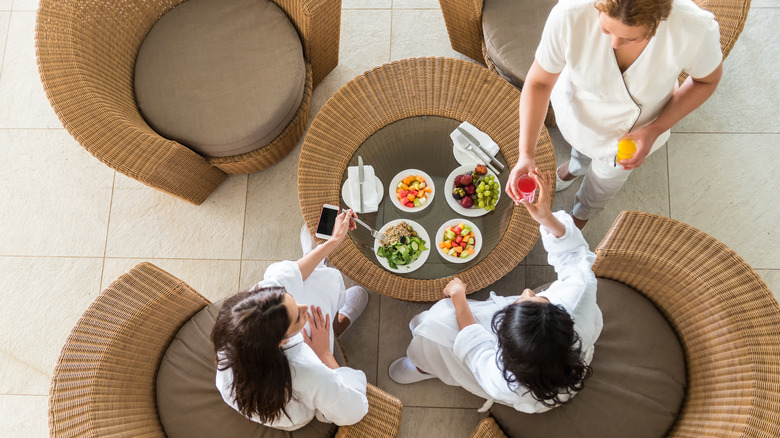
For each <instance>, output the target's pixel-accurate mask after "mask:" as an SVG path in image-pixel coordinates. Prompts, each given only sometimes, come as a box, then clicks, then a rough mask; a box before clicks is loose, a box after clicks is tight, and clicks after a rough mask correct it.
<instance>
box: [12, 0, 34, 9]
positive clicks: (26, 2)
mask: <svg viewBox="0 0 780 438" xmlns="http://www.w3.org/2000/svg"><path fill="white" fill-rule="evenodd" d="M13 3H14V6H13V7H14V11H37V10H38V3H40V2H39V0H13Z"/></svg>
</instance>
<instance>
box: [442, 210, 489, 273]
mask: <svg viewBox="0 0 780 438" xmlns="http://www.w3.org/2000/svg"><path fill="white" fill-rule="evenodd" d="M436 244H437V246H438V248H439V255H440V256H441V257H442V258H443V259H444V260H446V261H448V262H452V263H466V262H469V261H471V260H473V259H474V257H475V256H476V255H477V254H479V250H481V249H482V233H481V232H480V231H479V228H477V226H476V225H474V223H473V222H471V221H469V220H467V219H461V218H456V219H450V220H448V221H447V222H445V223H444V224H442V226H441V227H440V228H439V231H437V232H436Z"/></svg>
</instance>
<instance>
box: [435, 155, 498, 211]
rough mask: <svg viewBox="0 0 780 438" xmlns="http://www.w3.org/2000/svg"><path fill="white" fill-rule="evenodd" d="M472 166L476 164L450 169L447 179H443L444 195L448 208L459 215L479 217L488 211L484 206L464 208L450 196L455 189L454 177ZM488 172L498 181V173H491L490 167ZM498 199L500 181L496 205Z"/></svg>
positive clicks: (471, 168)
mask: <svg viewBox="0 0 780 438" xmlns="http://www.w3.org/2000/svg"><path fill="white" fill-rule="evenodd" d="M474 167H476V166H460V167H457V168H455V170H453V171H452V173H450V174H449V176H447V180H446V181H444V192H445V194H444V197H445V198H446V199H447V204H449V206H450V208H452V209H453V210H454V211H455V213H458V214H459V215H461V216H466V217H479V216H484V215H486V214H488V213H489V211H487V210H485V209H484V208H479V207H476V205H475V206H474V207H472V208H464V207H463V206H462V205H460V201H457V200H456V199H455V198H453V197H452V191H453V190H454V189H455V177H456V176H458V175H461V174H464V173H466V172H468V171H470V170H474ZM488 174H489V175H493V176H494V177H495V178H496V181H498V175H496V174H495V173H493V171H491V170H490V169H488ZM499 201H501V181H499V182H498V197H497V198H496V205H498V203H499Z"/></svg>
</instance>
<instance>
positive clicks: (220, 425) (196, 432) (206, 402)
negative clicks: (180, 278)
mask: <svg viewBox="0 0 780 438" xmlns="http://www.w3.org/2000/svg"><path fill="white" fill-rule="evenodd" d="M221 307H222V302H219V303H215V304H212V305H210V306H208V307H206V308H205V309H203V310H201V311H200V312H198V313H197V314H195V316H193V317H192V319H190V320H189V321H188V322H187V323H186V324H185V325H184V326H183V327H182V328H181V330H179V333H178V334H177V335H176V338H175V339H174V340H173V342H172V343H171V345H170V346H169V347H168V351H167V352H166V353H165V356H164V357H163V360H162V363H161V364H160V370H159V372H158V374H157V410H158V411H159V413H160V421H161V422H162V424H163V427H164V428H165V433H166V435H168V437H169V438H192V437H198V438H210V437H214V438H216V437H247V438H250V437H252V438H282V437H284V438H324V437H332V436H333V435H334V434H335V433H336V427H335V426H334V425H332V424H324V423H321V422H319V421H317V420H316V419H315V420H312V421H311V422H310V423H309V424H307V425H306V426H304V427H303V428H301V429H298V430H296V431H294V432H284V431H281V430H277V429H270V428H268V427H265V426H262V425H260V424H258V423H255V422H253V421H250V420H248V419H247V418H245V417H244V416H243V415H241V414H239V413H238V412H237V411H236V410H235V409H233V408H231V407H230V406H228V405H227V404H226V403H225V401H224V400H222V396H221V395H220V393H219V391H218V390H217V387H216V385H215V383H214V379H215V377H216V372H217V368H216V362H215V357H214V345H213V344H212V343H211V329H212V328H213V327H214V322H215V321H216V318H217V314H218V313H219V309H220V308H221Z"/></svg>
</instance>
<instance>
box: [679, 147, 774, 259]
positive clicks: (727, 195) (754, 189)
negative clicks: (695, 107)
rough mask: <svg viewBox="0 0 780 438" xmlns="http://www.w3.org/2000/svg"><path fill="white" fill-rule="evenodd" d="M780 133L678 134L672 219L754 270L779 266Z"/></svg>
mask: <svg viewBox="0 0 780 438" xmlns="http://www.w3.org/2000/svg"><path fill="white" fill-rule="evenodd" d="M778 150H780V135H778V134H754V135H748V134H742V135H736V134H677V135H675V136H673V137H672V139H671V140H670V141H669V175H670V181H669V185H670V187H671V200H670V203H671V217H672V218H674V219H677V220H679V221H682V222H685V223H688V224H690V225H692V226H694V227H696V228H698V229H700V230H702V231H704V232H705V233H708V234H709V235H711V236H713V237H715V238H716V239H718V240H720V241H721V242H723V243H725V244H726V245H727V246H728V247H729V248H731V249H733V250H734V251H736V252H737V254H739V255H740V256H741V257H742V258H744V259H745V260H746V261H747V262H748V264H750V265H751V266H752V267H753V268H755V269H778V268H780V232H779V231H778V228H777V224H778V219H777V217H778V211H777V205H778V203H777V201H778V196H777V194H778V193H779V192H780V184H778V180H777V178H774V177H773V175H777V174H778V172H780V161H778V160H777V159H776V156H777V151H778Z"/></svg>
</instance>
